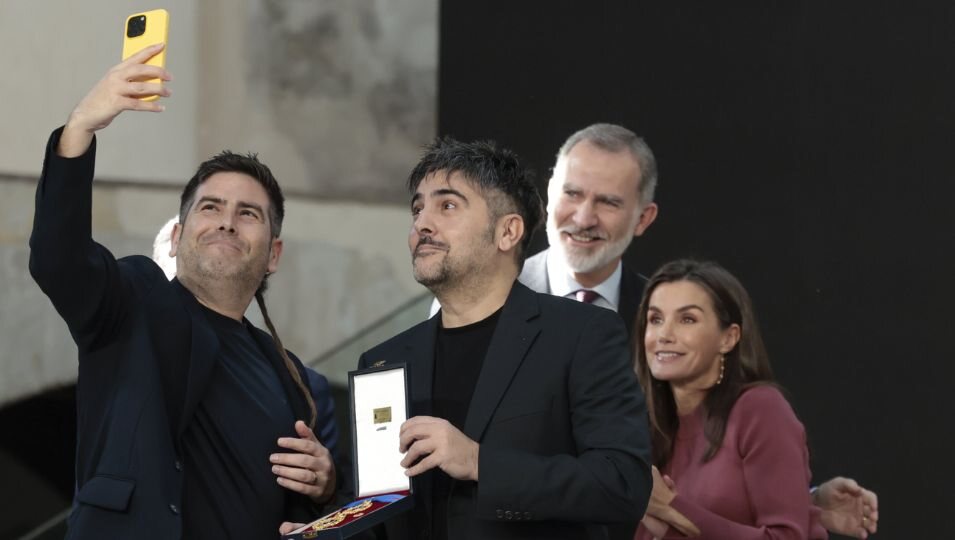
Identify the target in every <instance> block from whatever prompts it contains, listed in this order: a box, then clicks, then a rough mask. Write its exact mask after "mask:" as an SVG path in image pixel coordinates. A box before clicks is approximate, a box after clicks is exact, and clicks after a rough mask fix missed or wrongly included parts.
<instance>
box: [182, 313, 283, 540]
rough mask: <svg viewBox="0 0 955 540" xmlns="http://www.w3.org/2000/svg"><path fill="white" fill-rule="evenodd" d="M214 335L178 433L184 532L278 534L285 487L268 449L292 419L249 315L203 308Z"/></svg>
mask: <svg viewBox="0 0 955 540" xmlns="http://www.w3.org/2000/svg"><path fill="white" fill-rule="evenodd" d="M203 309H204V311H205V313H206V316H207V317H208V318H209V322H210V323H211V325H212V327H213V328H214V329H215V331H216V334H217V335H218V337H219V346H220V348H219V355H218V358H217V361H216V367H215V372H214V374H213V376H212V378H211V380H210V382H209V386H208V387H207V388H206V391H205V394H204V395H203V397H202V401H200V402H199V405H198V407H197V408H196V413H195V416H194V417H193V418H192V419H191V420H190V422H189V425H188V427H187V428H186V431H185V432H184V434H183V439H182V449H183V460H184V462H185V466H184V469H183V474H184V476H183V495H182V506H183V508H182V520H183V538H249V539H260V538H278V526H279V525H280V524H281V523H282V521H283V518H284V517H285V502H286V497H287V496H288V494H287V492H286V490H285V488H283V487H282V486H280V485H278V483H277V482H276V476H275V475H274V474H273V473H272V464H271V462H270V461H269V455H270V454H272V453H274V452H279V451H283V450H281V449H280V448H279V446H278V445H277V442H276V441H277V440H278V438H279V437H291V436H295V434H294V422H295V418H294V415H293V413H292V407H291V405H290V404H289V403H288V401H287V397H286V395H285V391H284V390H283V388H282V384H281V382H280V381H279V377H278V374H276V373H275V369H274V368H273V367H272V364H271V363H270V362H269V359H268V358H267V357H266V356H265V354H263V352H262V351H261V350H260V349H259V346H258V343H257V342H256V341H255V338H254V337H252V335H251V331H252V330H251V329H250V328H248V327H247V326H246V325H247V324H248V322H247V321H243V322H239V321H236V320H234V319H230V318H228V317H226V316H224V315H221V314H219V313H216V312H214V311H212V310H210V309H206V308H203Z"/></svg>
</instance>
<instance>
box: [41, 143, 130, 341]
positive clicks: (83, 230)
mask: <svg viewBox="0 0 955 540" xmlns="http://www.w3.org/2000/svg"><path fill="white" fill-rule="evenodd" d="M62 130H63V128H60V129H57V130H56V131H54V132H53V134H52V135H51V136H50V139H49V142H48V143H47V148H46V156H45V158H44V163H43V173H42V175H41V176H40V181H39V184H38V186H37V191H36V209H35V212H34V217H33V232H32V234H31V235H30V274H31V275H32V276H33V279H34V280H36V282H37V284H38V285H39V286H40V288H41V289H42V290H43V292H44V293H45V294H46V295H47V296H48V297H49V298H50V300H51V301H52V303H53V306H54V307H55V308H56V310H57V311H58V312H59V314H60V316H62V317H63V319H64V320H65V321H66V324H67V326H68V327H69V329H70V333H71V334H72V336H73V340H74V341H75V342H76V344H77V346H78V347H79V349H80V351H91V350H94V349H96V348H97V347H99V346H101V345H102V344H103V343H104V340H106V339H107V338H108V337H109V336H110V335H112V334H113V333H114V332H115V331H116V330H117V329H118V328H119V326H120V324H121V323H122V321H123V318H124V317H125V313H126V308H125V304H124V298H125V297H126V295H125V289H126V288H127V284H126V283H124V282H123V280H122V278H121V272H120V264H119V263H117V261H116V259H115V258H114V257H113V255H112V254H111V253H110V252H109V250H107V249H106V248H105V247H103V246H101V245H100V244H98V243H96V242H94V241H93V238H92V202H93V187H92V183H93V169H94V162H95V157H96V140H95V139H94V140H93V142H92V143H90V147H89V149H87V151H86V153H85V154H83V155H81V156H78V157H75V158H64V157H60V156H58V155H57V153H56V148H57V145H58V144H59V140H60V134H61V133H62Z"/></svg>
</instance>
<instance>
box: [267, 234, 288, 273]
mask: <svg viewBox="0 0 955 540" xmlns="http://www.w3.org/2000/svg"><path fill="white" fill-rule="evenodd" d="M284 246H285V243H284V242H282V239H281V238H273V239H272V246H271V249H270V250H269V266H268V269H267V271H268V273H270V274H274V273H275V271H276V270H278V269H279V259H281V258H282V248H283V247H284Z"/></svg>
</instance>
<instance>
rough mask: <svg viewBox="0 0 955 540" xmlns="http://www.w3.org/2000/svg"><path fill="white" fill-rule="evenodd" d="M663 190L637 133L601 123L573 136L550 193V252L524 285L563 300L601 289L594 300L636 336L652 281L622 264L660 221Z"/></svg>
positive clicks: (528, 267) (529, 270) (528, 268)
mask: <svg viewBox="0 0 955 540" xmlns="http://www.w3.org/2000/svg"><path fill="white" fill-rule="evenodd" d="M656 186H657V164H656V159H655V158H654V156H653V152H652V151H651V150H650V147H649V146H647V143H646V142H644V140H643V139H642V138H640V137H638V136H637V135H636V134H635V133H633V132H632V131H630V130H629V129H627V128H625V127H622V126H617V125H613V124H593V125H591V126H588V127H586V128H584V129H582V130H580V131H578V132H576V133H574V134H573V135H571V136H570V137H569V138H568V139H567V141H566V142H564V144H563V146H561V147H560V151H559V152H558V153H557V163H556V165H554V172H553V175H552V176H551V178H550V181H549V183H548V187H547V214H548V216H547V221H546V230H547V241H548V243H549V244H550V247H549V248H548V249H546V250H544V251H542V252H541V253H538V254H537V255H534V256H533V257H531V258H529V259H528V260H527V262H525V263H524V269H523V271H522V272H521V275H520V280H521V283H524V284H525V285H527V286H528V287H530V288H532V289H534V290H535V291H538V292H544V293H548V294H554V295H557V296H567V297H573V296H574V295H576V294H578V292H577V291H580V290H584V291H593V292H594V293H595V294H588V295H587V298H588V300H589V301H590V302H592V303H594V304H595V305H598V306H601V307H605V308H608V309H612V310H614V311H617V312H618V313H619V314H620V317H621V318H622V319H623V322H624V326H625V327H626V328H627V332H628V333H630V332H632V331H633V324H634V321H635V320H636V313H637V306H639V304H640V297H641V295H642V293H643V285H644V283H645V281H646V278H645V277H644V276H641V275H640V274H638V273H637V272H635V271H633V270H632V269H630V268H628V267H627V266H626V265H624V264H623V263H622V261H621V258H622V257H623V253H624V251H626V249H627V246H629V245H630V242H631V241H632V240H633V239H634V238H636V237H637V236H640V235H642V234H643V233H644V232H645V231H646V230H647V228H648V227H649V226H650V225H651V224H652V223H653V221H654V220H655V219H656V217H657V205H656V203H654V202H653V195H654V191H655V190H656ZM581 296H583V294H581ZM591 298H592V299H591Z"/></svg>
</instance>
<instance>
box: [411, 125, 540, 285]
mask: <svg viewBox="0 0 955 540" xmlns="http://www.w3.org/2000/svg"><path fill="white" fill-rule="evenodd" d="M438 171H445V172H447V174H449V175H450V174H452V173H455V172H459V173H461V174H463V175H464V177H465V178H466V179H467V180H468V181H469V182H471V184H472V185H473V186H474V187H475V188H476V189H477V190H478V191H480V192H481V194H482V195H483V196H484V198H485V199H486V200H487V203H488V209H489V212H490V217H491V221H492V222H494V221H496V220H497V218H499V217H501V216H503V215H506V214H518V215H519V216H521V219H522V220H524V237H523V238H522V239H521V243H520V245H519V248H518V249H517V250H516V256H517V262H518V266H520V265H522V264H523V263H524V257H525V254H526V253H527V249H528V246H529V245H530V242H531V239H532V237H533V236H534V232H536V231H537V229H538V228H540V224H541V221H542V220H543V216H544V203H543V200H542V199H541V196H540V192H538V190H537V186H535V185H534V181H533V175H532V173H531V172H530V171H529V170H528V169H526V168H524V167H523V166H522V165H521V163H520V160H519V159H518V157H517V154H515V153H514V152H512V151H510V150H508V149H506V148H501V147H500V146H498V144H497V143H495V142H494V141H476V142H470V143H465V142H461V141H457V140H455V139H453V138H451V137H438V138H437V139H435V140H434V142H432V143H431V144H429V145H428V146H427V147H425V152H424V155H423V156H422V157H421V160H420V161H419V162H418V164H417V165H416V166H415V168H414V170H412V171H411V174H410V175H409V176H408V191H409V192H410V193H411V194H412V195H413V194H414V193H415V191H417V189H418V185H419V184H421V181H422V180H424V177H425V176H428V175H429V174H432V173H435V172H438Z"/></svg>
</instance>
